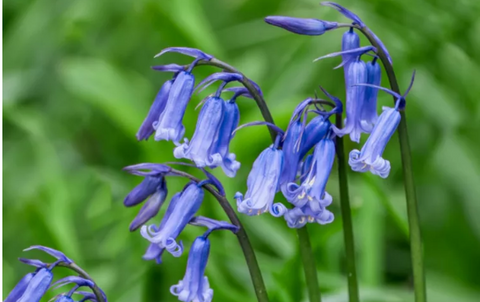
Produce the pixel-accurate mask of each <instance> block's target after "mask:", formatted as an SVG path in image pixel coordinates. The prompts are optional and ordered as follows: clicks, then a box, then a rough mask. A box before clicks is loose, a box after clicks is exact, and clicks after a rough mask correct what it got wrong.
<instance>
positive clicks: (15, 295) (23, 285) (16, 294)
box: [3, 273, 35, 302]
mask: <svg viewBox="0 0 480 302" xmlns="http://www.w3.org/2000/svg"><path fill="white" fill-rule="evenodd" d="M33 276H35V274H34V273H28V274H26V275H25V276H24V277H23V278H22V279H21V280H20V281H18V283H17V284H16V285H15V287H14V288H13V289H12V291H11V292H10V293H9V294H8V296H7V297H6V298H5V300H4V301H3V302H17V300H18V299H20V297H22V295H23V293H24V292H25V290H26V289H27V287H28V284H29V283H30V281H31V280H32V278H33Z"/></svg>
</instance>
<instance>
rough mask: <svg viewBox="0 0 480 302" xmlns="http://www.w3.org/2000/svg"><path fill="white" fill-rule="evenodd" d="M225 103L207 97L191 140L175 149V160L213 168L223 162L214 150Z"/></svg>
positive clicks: (215, 98) (217, 98) (216, 98)
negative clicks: (186, 160) (183, 159)
mask: <svg viewBox="0 0 480 302" xmlns="http://www.w3.org/2000/svg"><path fill="white" fill-rule="evenodd" d="M224 103H225V102H224V101H223V100H222V99H221V98H219V97H215V96H213V97H209V98H208V99H207V101H206V102H205V104H204V105H203V107H202V110H201V111H200V114H199V116H198V121H197V126H196V128H195V133H194V135H193V138H192V140H191V141H190V142H189V141H188V140H187V139H185V143H183V144H182V145H180V146H178V147H177V148H175V151H174V156H175V157H176V158H188V159H190V160H192V161H193V162H194V163H195V165H196V166H197V167H207V166H208V167H210V168H215V167H217V166H219V165H220V164H221V163H222V162H223V158H222V155H221V154H220V153H218V152H217V149H216V148H215V147H216V146H215V144H214V143H215V141H216V140H217V139H218V136H219V130H220V127H221V125H222V121H223V117H224V112H225V104H224Z"/></svg>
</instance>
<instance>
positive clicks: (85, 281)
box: [51, 276, 95, 289]
mask: <svg viewBox="0 0 480 302" xmlns="http://www.w3.org/2000/svg"><path fill="white" fill-rule="evenodd" d="M70 283H75V284H76V285H78V286H88V287H90V288H93V287H94V286H95V283H93V282H92V281H91V280H88V279H85V278H82V277H78V276H68V277H65V278H62V279H60V280H57V281H56V282H55V283H53V284H52V286H51V287H52V288H53V289H57V288H59V287H62V286H64V285H67V284H70Z"/></svg>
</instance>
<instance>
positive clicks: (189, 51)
mask: <svg viewBox="0 0 480 302" xmlns="http://www.w3.org/2000/svg"><path fill="white" fill-rule="evenodd" d="M167 52H178V53H181V54H184V55H187V56H191V57H194V58H197V59H202V60H206V61H210V60H211V59H213V56H212V55H209V54H206V53H204V52H203V51H201V50H200V49H196V48H190V47H168V48H165V49H163V50H162V51H161V52H159V53H158V54H156V55H155V58H158V57H159V56H161V55H163V54H164V53H167Z"/></svg>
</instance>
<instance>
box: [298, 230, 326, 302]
mask: <svg viewBox="0 0 480 302" xmlns="http://www.w3.org/2000/svg"><path fill="white" fill-rule="evenodd" d="M297 235H298V240H299V242H300V255H301V256H302V263H303V267H304V273H305V280H306V282H307V289H308V298H309V300H310V301H311V302H313V301H318V302H321V301H322V297H321V295H320V289H319V287H318V277H317V267H316V265H315V258H314V255H313V253H312V246H311V244H310V237H309V236H308V230H307V226H305V227H303V228H299V229H297Z"/></svg>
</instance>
